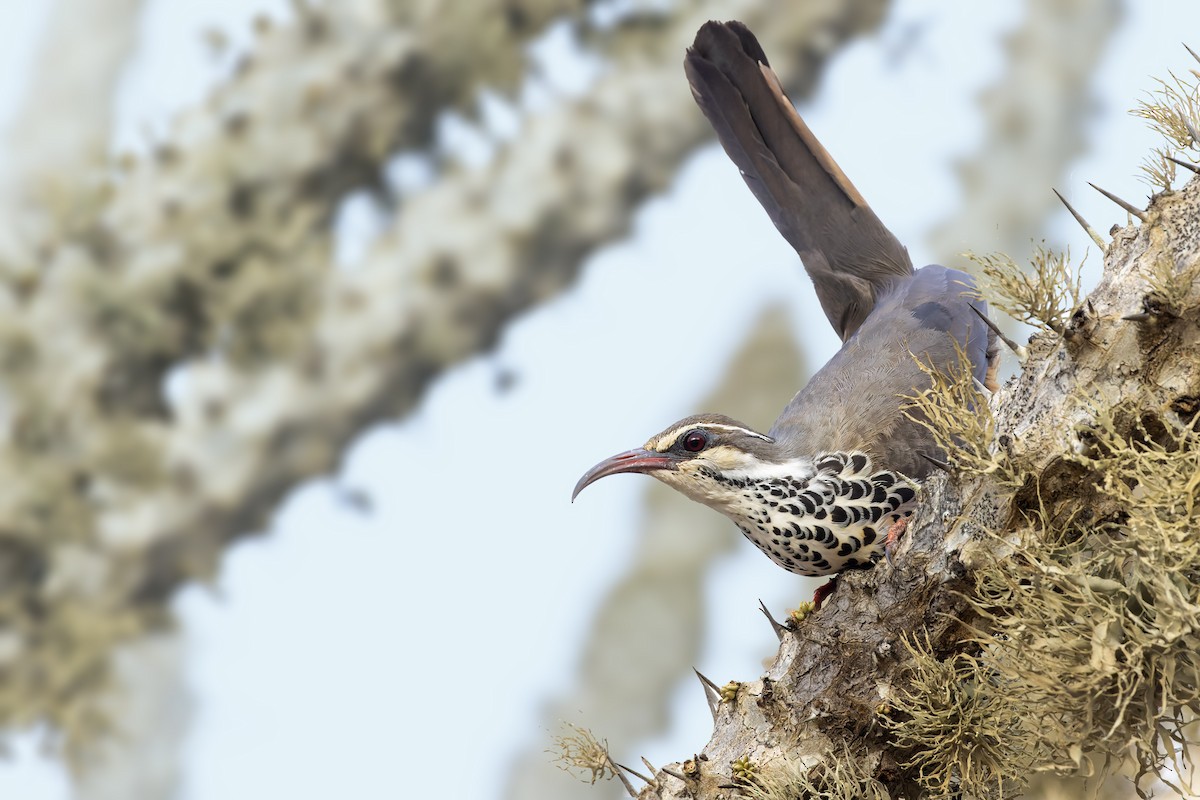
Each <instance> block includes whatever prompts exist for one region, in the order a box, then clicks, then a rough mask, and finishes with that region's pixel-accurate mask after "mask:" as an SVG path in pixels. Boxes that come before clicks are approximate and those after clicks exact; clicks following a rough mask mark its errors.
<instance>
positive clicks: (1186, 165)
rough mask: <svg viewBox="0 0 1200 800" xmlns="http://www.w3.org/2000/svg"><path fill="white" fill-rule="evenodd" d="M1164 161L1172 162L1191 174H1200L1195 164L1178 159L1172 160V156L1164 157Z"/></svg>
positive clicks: (1199, 169) (1199, 168)
mask: <svg viewBox="0 0 1200 800" xmlns="http://www.w3.org/2000/svg"><path fill="white" fill-rule="evenodd" d="M1166 159H1167V161H1174V162H1175V163H1176V164H1178V165H1179V166H1181V167H1183V168H1184V169H1190V170H1191V171H1192V172H1195V173H1197V174H1200V167H1198V166H1196V165H1195V164H1192V163H1189V162H1187V161H1183V160H1181V159H1178V158H1174V157H1173V156H1166Z"/></svg>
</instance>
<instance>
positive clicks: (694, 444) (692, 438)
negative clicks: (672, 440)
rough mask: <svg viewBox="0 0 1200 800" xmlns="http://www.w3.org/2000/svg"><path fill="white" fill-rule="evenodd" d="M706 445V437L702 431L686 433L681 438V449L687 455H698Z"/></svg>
mask: <svg viewBox="0 0 1200 800" xmlns="http://www.w3.org/2000/svg"><path fill="white" fill-rule="evenodd" d="M707 445H708V436H706V435H705V433H704V431H688V432H687V433H686V434H684V436H683V449H684V450H687V451H688V452H689V453H699V452H700V451H701V450H703V449H704V448H705V447H706V446H707Z"/></svg>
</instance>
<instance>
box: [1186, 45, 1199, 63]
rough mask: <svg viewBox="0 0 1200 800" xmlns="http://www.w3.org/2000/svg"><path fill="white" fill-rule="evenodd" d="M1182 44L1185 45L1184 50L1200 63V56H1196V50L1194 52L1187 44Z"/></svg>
mask: <svg viewBox="0 0 1200 800" xmlns="http://www.w3.org/2000/svg"><path fill="white" fill-rule="evenodd" d="M1182 44H1183V49H1184V50H1187V51H1188V52H1189V53H1191V54H1192V58H1194V59H1196V60H1197V61H1200V56H1198V55H1196V51H1195V50H1193V49H1192V48H1190V47H1188V46H1187V42H1182Z"/></svg>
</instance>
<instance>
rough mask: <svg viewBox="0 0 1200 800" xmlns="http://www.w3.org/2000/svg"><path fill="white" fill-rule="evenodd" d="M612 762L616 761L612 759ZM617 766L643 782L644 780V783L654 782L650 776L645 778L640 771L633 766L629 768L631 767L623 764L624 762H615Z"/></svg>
mask: <svg viewBox="0 0 1200 800" xmlns="http://www.w3.org/2000/svg"><path fill="white" fill-rule="evenodd" d="M613 763H614V764H617V762H616V761H614V762H613ZM617 766H618V767H620V768H621V769H623V770H625V771H626V772H628V773H629V774H630V775H633V776H634V777H636V778H640V779H641V780H643V781H645V782H646V783H648V784H652V783H654V780H653V779H651V778H647V777H646V776H645V775H643V774H642V773H640V772H638V771H637V770H636V769H633V768H631V767H627V766H625V765H624V764H617ZM636 796H637V795H634V797H636Z"/></svg>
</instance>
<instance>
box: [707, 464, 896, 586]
mask: <svg viewBox="0 0 1200 800" xmlns="http://www.w3.org/2000/svg"><path fill="white" fill-rule="evenodd" d="M813 465H814V467H815V470H816V472H815V474H812V475H811V476H810V477H806V478H801V479H796V478H788V477H779V476H770V477H763V478H760V479H749V480H742V481H739V484H740V486H739V487H738V488H739V491H740V492H741V497H742V500H743V501H744V502H743V503H742V504H741V513H740V514H737V515H734V514H730V516H732V517H734V520H735V521H736V522H737V523H738V527H739V528H740V529H741V530H742V532H743V533H744V534H746V538H748V539H749V540H750V541H752V542H754V544H755V545H757V546H758V548H759V549H760V550H762V551H763V552H764V553H766V554H767V555H768V556H769V557H770V558H771V560H772V561H774V562H775V563H776V564H779V565H780V566H781V567H783V568H784V569H786V570H789V571H791V572H794V573H797V574H799V575H810V576H818V575H830V574H833V573H837V572H841V571H842V570H844V569H854V568H856V567H865V566H867V565H869V564H871V563H872V562H874V561H875V560H876V559H877V558H878V557H879V556H880V555H882V554H883V546H884V539H885V535H886V533H887V528H888V526H890V525H891V524H892V523H894V522H896V521H898V520H900V519H902V518H904V517H907V516H908V515H909V514H911V513H912V500H913V497H914V496H915V494H916V490H915V488H914V486H913V484H912V483H910V482H909V481H908V480H907V479H906V478H904V477H903V476H901V475H897V474H896V473H893V472H888V471H879V472H874V471H872V465H871V460H870V458H869V457H868V456H866V455H865V454H863V453H826V454H822V455H820V456H818V457H817V458H816V459H814V461H813Z"/></svg>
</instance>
